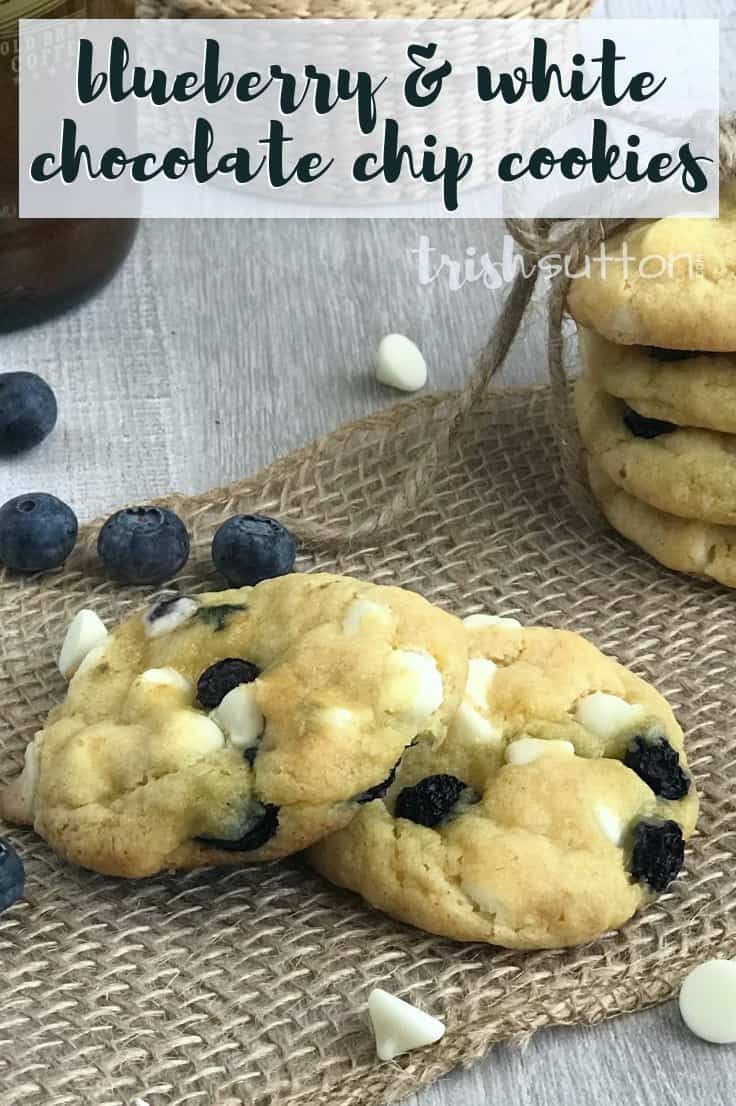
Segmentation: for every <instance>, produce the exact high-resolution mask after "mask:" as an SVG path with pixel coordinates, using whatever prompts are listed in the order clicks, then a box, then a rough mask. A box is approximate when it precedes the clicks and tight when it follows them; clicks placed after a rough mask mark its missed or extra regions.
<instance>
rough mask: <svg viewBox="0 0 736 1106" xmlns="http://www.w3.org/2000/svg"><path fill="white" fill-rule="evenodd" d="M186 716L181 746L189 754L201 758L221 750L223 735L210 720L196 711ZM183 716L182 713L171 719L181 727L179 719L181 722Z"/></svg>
mask: <svg viewBox="0 0 736 1106" xmlns="http://www.w3.org/2000/svg"><path fill="white" fill-rule="evenodd" d="M186 715H187V718H186V723H184V725H182V733H183V735H184V739H183V744H184V745H185V747H186V749H187V751H188V752H189V753H190V754H192V755H194V756H195V757H197V758H202V757H206V756H209V755H210V753H216V752H217V751H218V750H219V749H222V748H223V746H224V745H225V735H224V734H223V732H222V730H221V729H220V727H219V726H218V725H216V723H215V722H213V721H212V719H211V718H208V716H207V715H206V714H199V712H196V711H187V712H186ZM183 716H184V712H183V711H182V712H181V713H177V714H176V715H174V716H173V717H174V718H175V719H176V722H177V723H178V724H180V725H181V722H180V719H181V720H183Z"/></svg>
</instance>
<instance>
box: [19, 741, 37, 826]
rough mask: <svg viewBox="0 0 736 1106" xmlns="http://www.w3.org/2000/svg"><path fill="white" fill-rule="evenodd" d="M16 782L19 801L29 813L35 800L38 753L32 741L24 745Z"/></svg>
mask: <svg viewBox="0 0 736 1106" xmlns="http://www.w3.org/2000/svg"><path fill="white" fill-rule="evenodd" d="M18 783H19V789H20V798H21V802H22V803H23V805H24V807H25V809H26V810H27V811H28V812H29V814H33V808H34V806H35V802H36V788H37V787H38V753H37V751H36V744H35V742H34V741H31V742H30V744H29V745H26V751H25V754H24V759H23V771H22V772H21V774H20V780H19V781H18Z"/></svg>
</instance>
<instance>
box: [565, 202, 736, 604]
mask: <svg viewBox="0 0 736 1106" xmlns="http://www.w3.org/2000/svg"><path fill="white" fill-rule="evenodd" d="M568 304H569V309H570V312H571V314H572V315H573V317H574V319H575V320H576V322H577V323H578V329H579V335H580V346H581V353H582V358H583V363H584V369H585V371H584V375H583V377H582V378H581V380H580V381H579V382H578V386H577V389H576V409H577V417H578V423H579V427H580V434H581V437H582V440H583V444H584V446H585V449H586V455H587V457H586V460H587V466H588V474H589V478H590V485H591V488H592V491H593V495H594V496H595V498H596V500H597V501H598V503H599V505H600V507H601V509H602V511H603V513H604V514H605V515H606V517H607V519H608V520H609V522H610V523H611V525H612V526H613V527H614V528H615V529H616V530H618V531H619V532H620V533H621V534H623V535H624V536H625V537H627V538H629V539H631V540H632V541H634V542H636V543H637V544H638V545H639V546H641V547H642V548H643V549H644V550H646V551H647V552H648V553H649V554H651V555H652V556H653V557H655V558H656V559H657V560H658V561H660V562H661V563H662V564H664V565H666V566H668V567H669V568H673V569H677V570H679V571H682V572H687V573H691V574H694V575H698V576H707V577H712V578H714V579H716V580H719V581H720V582H721V583H724V584H727V585H728V586H729V587H736V190H734V189H731V190H727V191H726V192H725V193H723V194H722V196H721V216H720V218H719V219H712V220H700V219H674V218H673V219H661V220H659V221H657V222H653V223H644V224H638V225H635V226H634V227H632V228H630V229H627V230H626V231H624V232H623V233H620V234H619V235H617V236H616V237H614V238H612V239H610V240H609V241H608V242H607V243H606V263H605V265H603V264H602V263H601V261H600V259H592V260H591V259H589V261H588V263H587V268H586V269H584V270H583V271H582V272H581V274H579V275H578V276H576V277H575V278H574V279H573V281H572V284H571V289H570V295H569V300H568Z"/></svg>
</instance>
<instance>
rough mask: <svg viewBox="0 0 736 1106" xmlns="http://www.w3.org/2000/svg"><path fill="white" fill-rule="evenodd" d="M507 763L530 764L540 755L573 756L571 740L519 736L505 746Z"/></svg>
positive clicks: (573, 750)
mask: <svg viewBox="0 0 736 1106" xmlns="http://www.w3.org/2000/svg"><path fill="white" fill-rule="evenodd" d="M504 756H505V758H506V763H507V764H516V765H520V764H531V763H532V762H533V761H535V760H539V758H540V757H546V756H558V757H559V756H575V746H574V745H573V744H572V742H571V741H544V740H543V739H542V738H540V737H520V738H518V739H517V740H516V741H512V742H510V744H509V745H507V746H506V751H505V753H504Z"/></svg>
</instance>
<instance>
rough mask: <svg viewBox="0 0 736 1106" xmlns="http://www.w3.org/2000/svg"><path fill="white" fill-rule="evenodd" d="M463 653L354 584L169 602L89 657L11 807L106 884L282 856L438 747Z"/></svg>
mask: <svg viewBox="0 0 736 1106" xmlns="http://www.w3.org/2000/svg"><path fill="white" fill-rule="evenodd" d="M466 658H467V650H466V642H465V636H464V631H463V628H462V624H461V623H460V622H459V620H457V619H456V618H454V617H453V616H452V615H449V614H446V613H445V612H443V611H442V610H440V609H438V608H436V607H434V606H432V605H431V604H430V603H428V602H427V601H426V600H424V599H422V598H421V597H420V596H418V595H416V594H414V593H412V592H408V591H404V590H403V589H400V588H394V587H380V586H376V585H373V584H369V583H363V582H361V581H358V580H354V579H351V578H348V577H338V576H330V575H325V574H314V575H311V574H310V575H307V574H294V575H290V576H283V577H278V578H276V579H273V580H268V581H265V582H264V583H262V584H259V585H257V586H256V587H254V588H241V589H239V590H233V591H223V592H217V593H210V594H205V595H199V596H195V597H178V598H172V599H166V600H164V601H161V602H158V603H156V604H154V606H153V607H152V608H151V609H150V610H149V611H148V612H144V613H143V614H136V615H134V616H133V617H131V618H129V619H127V620H126V621H125V622H123V623H121V624H120V626H118V628H117V629H116V630H115V631H114V632H113V633H112V634H111V635H110V637H109V638H108V639H107V641H105V642H104V643H103V644H101V645H99V646H97V647H96V648H93V649H92V650H91V652H89V653H88V654H87V656H86V657H85V658H84V659H83V660H82V661H81V663H80V664H79V665H78V667H77V668H76V672H75V673H74V674H72V677H71V682H70V685H69V689H68V693H67V696H66V699H65V701H64V702H63V703H62V704H61V705H60V706H59V707H57V708H56V709H55V710H54V711H52V713H51V715H50V717H49V719H48V722H47V724H46V726H45V727H44V729H43V730H42V731H41V732H40V733H39V734H38V735H37V736H36V738H35V740H34V742H33V743H32V745H31V746H29V748H28V751H27V755H26V768H25V769H24V772H23V774H22V776H21V777H19V779H18V780H16V781H14V782H13V783H12V784H11V785H10V786H9V787H8V788H7V789H6V790H5V792H4V793H3V794H2V795H1V796H0V813H2V814H3V816H4V817H6V818H7V819H8V820H13V821H18V822H22V823H27V824H32V825H33V826H34V827H35V829H36V831H37V832H38V833H39V834H40V835H41V836H42V837H44V838H45V839H46V840H47V841H48V842H49V844H50V845H51V846H52V847H53V848H54V849H55V850H56V851H57V852H58V853H60V854H61V855H62V856H63V857H65V858H66V859H67V860H70V861H72V862H75V863H77V864H81V865H83V866H84V867H87V868H92V869H94V870H96V871H100V872H105V873H109V874H113V875H123V876H144V875H150V874H153V873H155V872H157V871H160V870H163V869H169V868H194V867H198V866H200V865H205V864H232V863H243V862H246V861H254V860H268V859H272V858H275V857H280V856H284V855H287V854H289V853H292V852H295V851H297V850H299V849H302V848H304V847H305V846H307V845H309V844H311V843H313V842H314V841H316V840H319V839H320V838H321V837H322V836H324V835H325V834H326V833H329V832H331V831H333V830H335V829H338V828H339V827H341V826H343V825H344V824H346V822H348V821H349V819H350V818H351V817H352V816H353V815H354V814H355V812H356V811H357V810H359V809H360V804H361V803H362V802H365V801H368V800H369V799H370V798H371V797H372V796H373V795H374V794H378V793H380V791H381V787H382V786H383V785H384V784H385V782H386V780H387V778H388V777H389V775H390V773H391V772H392V770H393V768H394V767H395V765H396V763H397V761H398V760H399V759H400V758H401V756H402V754H403V753H404V750H405V749H406V747H407V746H408V745H410V744H411V742H412V741H414V740H416V739H419V738H426V739H427V740H430V741H431V740H433V739H438V738H441V737H442V736H443V735H444V732H445V729H446V725H447V722H448V720H449V719H450V718H451V717H452V715H453V713H454V711H455V708H456V706H457V704H458V702H459V700H460V697H461V694H462V688H463V685H464V682H465V674H466Z"/></svg>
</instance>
